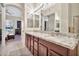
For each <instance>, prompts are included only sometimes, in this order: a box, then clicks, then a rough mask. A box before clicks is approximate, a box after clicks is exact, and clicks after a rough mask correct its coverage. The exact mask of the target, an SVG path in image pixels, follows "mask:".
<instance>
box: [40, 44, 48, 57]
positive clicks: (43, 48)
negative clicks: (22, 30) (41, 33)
mask: <svg viewBox="0 0 79 59" xmlns="http://www.w3.org/2000/svg"><path fill="white" fill-rule="evenodd" d="M47 55H48V49H47V47H46V46H44V45H42V44H40V43H39V56H47Z"/></svg>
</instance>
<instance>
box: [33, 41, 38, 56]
mask: <svg viewBox="0 0 79 59" xmlns="http://www.w3.org/2000/svg"><path fill="white" fill-rule="evenodd" d="M34 55H35V56H36V55H38V41H34Z"/></svg>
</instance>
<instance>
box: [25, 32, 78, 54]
mask: <svg viewBox="0 0 79 59" xmlns="http://www.w3.org/2000/svg"><path fill="white" fill-rule="evenodd" d="M25 45H26V47H27V48H28V49H29V50H30V51H31V52H32V54H33V55H34V56H76V55H78V50H77V49H78V47H77V45H78V39H75V38H71V37H61V36H60V37H58V36H56V35H50V34H47V33H43V32H26V39H25Z"/></svg>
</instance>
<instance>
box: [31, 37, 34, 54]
mask: <svg viewBox="0 0 79 59" xmlns="http://www.w3.org/2000/svg"><path fill="white" fill-rule="evenodd" d="M33 47H34V44H33V36H31V52H32V54H33V50H34V49H33Z"/></svg>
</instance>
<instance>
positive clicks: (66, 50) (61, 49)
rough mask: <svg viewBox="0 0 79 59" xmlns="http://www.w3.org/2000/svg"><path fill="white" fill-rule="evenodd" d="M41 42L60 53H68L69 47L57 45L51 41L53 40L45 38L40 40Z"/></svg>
mask: <svg viewBox="0 0 79 59" xmlns="http://www.w3.org/2000/svg"><path fill="white" fill-rule="evenodd" d="M39 43H42V44H43V45H45V46H47V47H48V49H50V50H52V51H55V52H57V53H58V54H60V55H64V56H66V55H67V54H68V53H67V52H68V49H67V48H65V47H62V46H60V45H57V44H54V43H51V42H48V41H46V40H44V39H40V40H39Z"/></svg>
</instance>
